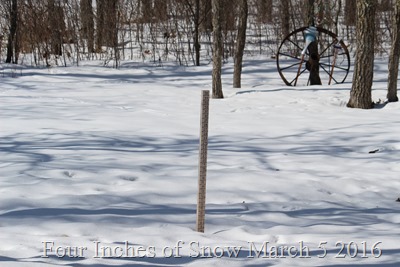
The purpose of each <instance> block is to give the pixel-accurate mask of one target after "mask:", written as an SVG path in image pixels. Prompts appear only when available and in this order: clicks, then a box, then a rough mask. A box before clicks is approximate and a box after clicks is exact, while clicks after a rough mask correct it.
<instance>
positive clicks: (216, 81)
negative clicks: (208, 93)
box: [212, 0, 224, 98]
mask: <svg viewBox="0 0 400 267" xmlns="http://www.w3.org/2000/svg"><path fill="white" fill-rule="evenodd" d="M212 14H213V15H212V22H213V72H212V98H224V94H223V92H222V80H221V72H222V53H223V48H224V47H223V46H224V44H223V42H222V30H221V24H222V23H221V22H222V20H221V18H222V16H221V15H222V1H220V0H212Z"/></svg>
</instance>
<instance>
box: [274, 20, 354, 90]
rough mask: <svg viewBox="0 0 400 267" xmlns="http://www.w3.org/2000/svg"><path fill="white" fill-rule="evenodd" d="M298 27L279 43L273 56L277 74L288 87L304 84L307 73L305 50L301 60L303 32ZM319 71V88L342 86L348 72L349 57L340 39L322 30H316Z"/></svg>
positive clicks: (318, 28) (306, 81) (306, 79)
mask: <svg viewBox="0 0 400 267" xmlns="http://www.w3.org/2000/svg"><path fill="white" fill-rule="evenodd" d="M307 28H308V27H302V28H299V29H297V30H295V31H293V32H291V33H290V34H288V35H287V36H286V37H285V38H284V39H283V41H282V42H281V44H280V46H279V49H278V53H277V56H276V63H277V68H278V73H279V75H280V77H281V78H282V80H283V81H284V83H285V84H286V85H288V86H295V85H299V84H300V85H301V84H303V85H308V83H309V71H308V70H307V68H306V61H307V60H308V57H309V54H308V51H307V52H306V54H305V55H304V61H303V60H302V55H301V51H302V50H303V49H304V45H305V42H304V37H303V36H304V31H305V30H306V29H307ZM317 31H318V37H317V41H318V53H319V57H320V59H319V70H320V71H319V72H320V77H321V82H322V84H323V85H328V84H333V83H335V84H339V83H343V82H344V81H345V80H346V78H347V76H348V74H349V71H350V55H349V51H348V49H347V46H346V45H345V44H344V42H343V40H341V39H339V38H338V37H337V35H336V34H334V33H333V32H331V31H328V30H326V29H323V28H320V27H317Z"/></svg>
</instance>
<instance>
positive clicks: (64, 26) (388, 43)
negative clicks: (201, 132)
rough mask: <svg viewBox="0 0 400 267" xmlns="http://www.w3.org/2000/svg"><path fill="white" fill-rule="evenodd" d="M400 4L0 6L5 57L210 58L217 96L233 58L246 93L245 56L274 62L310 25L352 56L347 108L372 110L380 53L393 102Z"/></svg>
mask: <svg viewBox="0 0 400 267" xmlns="http://www.w3.org/2000/svg"><path fill="white" fill-rule="evenodd" d="M399 1H400V0H332V1H331V0H2V1H1V2H0V53H1V61H3V62H6V63H14V64H18V63H24V64H32V65H42V64H45V65H46V66H51V65H52V64H57V65H68V64H76V65H79V62H80V61H82V60H93V59H96V60H99V59H100V60H103V61H104V64H105V65H107V64H110V63H111V62H112V64H113V66H114V67H118V66H119V64H120V62H121V60H135V59H136V60H137V59H141V60H146V59H151V60H152V61H153V62H159V63H161V62H164V61H170V60H175V61H177V62H179V64H186V65H189V64H192V65H196V66H198V65H200V64H201V62H203V61H206V62H207V61H208V62H211V61H212V62H213V97H214V98H222V97H223V94H222V85H221V79H220V75H221V72H220V70H221V64H222V61H223V60H224V59H226V58H229V57H232V58H234V61H235V67H234V68H235V69H234V86H235V87H240V75H241V65H242V57H243V55H244V54H245V53H250V54H254V53H257V54H265V55H270V56H274V54H275V53H276V50H277V48H278V46H279V43H280V41H281V40H282V39H283V38H284V37H285V36H286V35H288V34H289V33H290V32H291V31H293V30H295V29H297V28H299V27H302V26H309V25H311V24H313V25H315V26H319V27H322V28H325V29H328V30H330V31H332V32H334V33H335V34H337V35H338V36H340V37H341V38H343V39H345V40H347V42H348V44H349V47H350V50H353V51H356V53H355V75H354V77H356V78H355V79H356V80H353V88H352V92H351V98H350V101H349V103H348V106H349V107H362V108H370V107H372V106H373V103H372V100H371V86H372V76H373V70H371V68H373V59H374V58H375V57H376V56H384V55H386V56H389V58H390V66H389V69H390V73H391V74H390V75H391V76H389V81H390V82H389V84H390V86H389V93H388V99H389V101H397V95H396V92H397V88H396V87H397V72H396V70H398V54H399V50H400V49H399V45H400V44H398V42H399V41H398V39H399V37H398V32H399V29H400V26H399V22H398V21H399V12H400V11H399V9H400V8H399ZM393 7H395V8H393ZM27 61H29V62H27ZM360 77H362V79H360ZM357 79H358V80H357ZM357 88H362V89H360V90H357Z"/></svg>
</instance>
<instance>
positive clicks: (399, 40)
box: [387, 0, 400, 102]
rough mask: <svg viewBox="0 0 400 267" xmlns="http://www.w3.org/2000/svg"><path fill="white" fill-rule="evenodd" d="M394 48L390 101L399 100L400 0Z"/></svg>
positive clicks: (390, 59) (391, 51)
mask: <svg viewBox="0 0 400 267" xmlns="http://www.w3.org/2000/svg"><path fill="white" fill-rule="evenodd" d="M392 36H393V37H392V42H393V43H392V48H391V50H390V56H389V77H388V93H387V98H388V101H389V102H397V101H399V98H398V97H397V78H398V73H399V56H400V0H396V7H395V15H394V18H393V32H392Z"/></svg>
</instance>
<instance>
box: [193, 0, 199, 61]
mask: <svg viewBox="0 0 400 267" xmlns="http://www.w3.org/2000/svg"><path fill="white" fill-rule="evenodd" d="M199 28H200V0H196V6H195V10H194V37H193V38H194V40H193V42H194V43H193V46H194V51H195V54H196V66H200V40H199V39H200V36H199V35H200V32H199Z"/></svg>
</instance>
